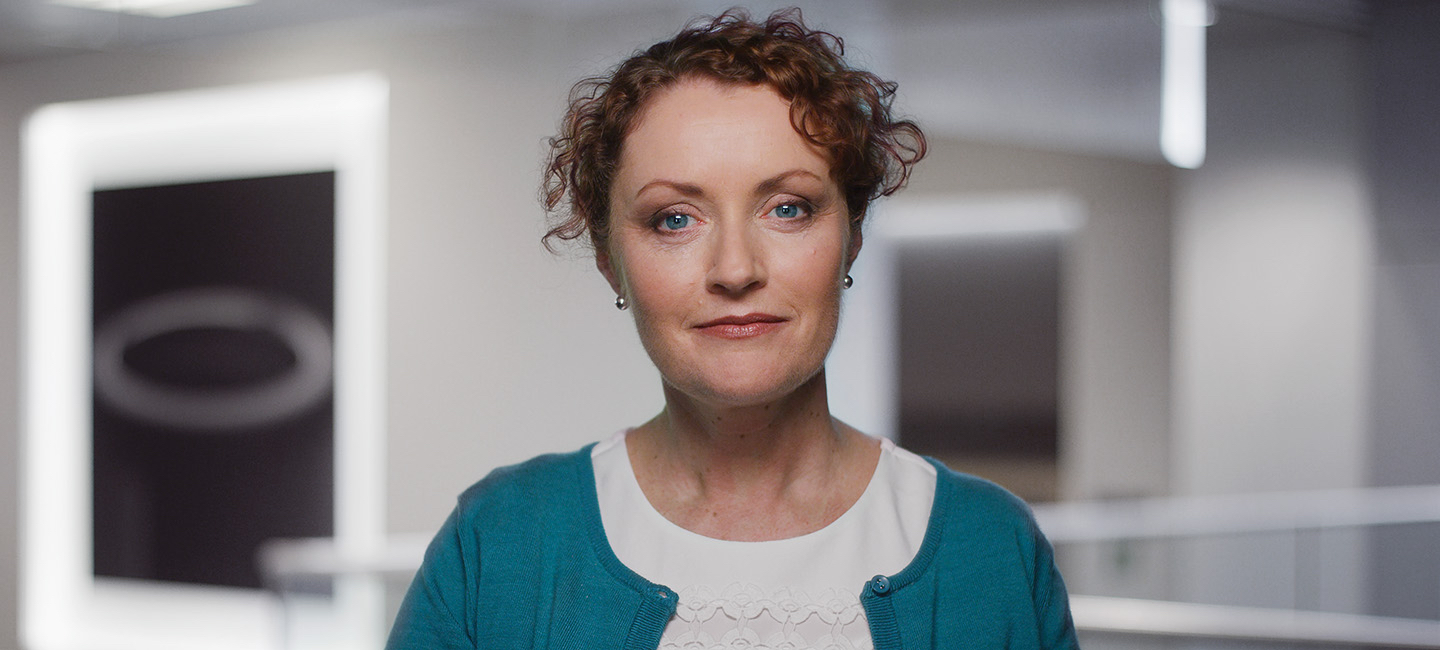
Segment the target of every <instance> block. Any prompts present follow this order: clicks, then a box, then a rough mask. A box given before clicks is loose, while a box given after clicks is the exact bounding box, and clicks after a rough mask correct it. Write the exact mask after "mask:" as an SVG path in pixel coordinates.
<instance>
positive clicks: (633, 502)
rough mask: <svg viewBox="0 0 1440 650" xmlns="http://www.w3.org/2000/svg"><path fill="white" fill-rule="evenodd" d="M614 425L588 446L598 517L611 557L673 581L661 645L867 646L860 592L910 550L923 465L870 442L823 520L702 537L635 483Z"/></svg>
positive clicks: (923, 515)
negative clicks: (765, 531) (741, 537)
mask: <svg viewBox="0 0 1440 650" xmlns="http://www.w3.org/2000/svg"><path fill="white" fill-rule="evenodd" d="M627 433H628V431H621V432H619V433H616V434H615V435H614V436H612V437H610V438H609V439H608V440H604V441H602V442H600V443H599V444H598V445H596V446H595V447H594V449H593V450H592V451H591V458H592V460H593V463H594V466H595V487H596V491H597V496H598V497H599V501H600V518H601V522H602V523H603V524H604V527H605V536H606V537H607V538H608V539H609V542H610V547H611V548H612V549H613V550H614V552H615V555H616V557H618V558H619V559H620V561H621V562H623V563H624V564H625V565H626V566H628V567H629V568H630V569H631V570H633V571H635V572H636V573H638V574H640V575H641V576H643V577H644V578H645V579H647V580H649V581H651V582H655V583H658V584H662V585H666V586H668V587H670V588H671V589H674V590H675V591H676V592H677V593H678V594H679V596H680V604H679V608H678V609H677V610H676V612H675V616H674V618H671V619H670V622H669V624H668V625H667V626H666V627H665V633H664V635H663V636H662V637H661V641H660V648H661V649H662V650H669V649H678V648H684V649H687V650H692V649H693V650H699V649H718V648H859V649H862V650H869V649H870V648H871V647H872V644H871V641H870V630H869V627H868V626H867V624H866V621H865V612H864V610H863V609H862V608H861V606H860V591H861V589H862V588H863V587H864V585H865V581H866V580H869V579H870V578H872V577H874V576H875V575H877V574H885V575H893V574H895V573H898V572H899V571H900V570H901V569H903V568H905V566H906V565H907V564H909V563H910V560H911V559H912V558H914V557H915V553H916V552H917V551H918V550H919V549H920V542H921V540H922V539H923V538H924V536H925V528H926V524H927V523H928V521H929V518H930V507H931V504H932V503H933V502H934V500H935V468H934V467H933V466H931V465H930V463H928V462H926V461H925V460H924V459H922V458H920V457H919V456H916V455H915V454H912V453H910V452H908V451H905V450H904V449H901V448H899V447H896V446H895V443H893V442H891V441H890V440H884V439H882V440H881V453H880V462H879V464H878V465H876V467H875V473H874V475H873V476H872V477H871V478H870V483H869V485H868V486H866V488H865V492H864V493H863V494H862V495H861V496H860V499H859V500H858V501H856V502H855V504H854V505H853V506H851V507H850V509H849V510H847V511H845V513H844V514H842V515H840V517H839V518H838V519H836V520H835V521H833V522H831V523H830V524H829V525H828V526H825V527H824V528H821V529H820V530H817V531H815V532H812V533H808V534H805V535H801V536H799V537H792V538H789V539H780V540H774V541H766V542H732V541H725V540H719V539H714V538H711V537H705V536H703V535H700V534H697V533H693V532H690V531H688V530H685V529H684V528H681V527H679V526H677V525H675V524H673V523H671V522H670V520H668V519H666V518H665V517H664V516H663V515H661V514H660V513H659V512H658V511H656V510H655V508H654V506H652V505H650V502H649V501H648V500H647V499H646V498H645V494H644V493H643V492H642V491H641V490H640V484H639V482H637V481H636V479H635V472H634V470H633V469H632V468H631V466H630V457H629V454H628V453H627V452H626V449H625V436H626V434H627Z"/></svg>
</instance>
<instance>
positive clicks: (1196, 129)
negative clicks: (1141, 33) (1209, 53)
mask: <svg viewBox="0 0 1440 650" xmlns="http://www.w3.org/2000/svg"><path fill="white" fill-rule="evenodd" d="M1160 13H1161V15H1162V16H1163V17H1164V20H1165V36H1164V38H1165V51H1164V54H1163V61H1164V62H1163V64H1162V68H1163V72H1162V75H1163V77H1162V80H1161V98H1160V152H1161V153H1162V154H1164V155H1165V159H1166V160H1168V161H1170V164H1172V165H1175V166H1176V167H1184V168H1186V169H1195V168H1197V167H1199V166H1200V164H1201V163H1203V162H1205V28H1206V27H1207V26H1209V25H1210V24H1211V23H1212V22H1213V13H1212V9H1211V8H1210V3H1209V2H1207V0H1160Z"/></svg>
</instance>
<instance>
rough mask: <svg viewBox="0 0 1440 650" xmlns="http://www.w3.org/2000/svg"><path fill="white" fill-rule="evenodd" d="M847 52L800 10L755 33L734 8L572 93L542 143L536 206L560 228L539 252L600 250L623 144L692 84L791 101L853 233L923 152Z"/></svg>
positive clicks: (910, 126) (777, 16) (908, 125)
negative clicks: (567, 243)
mask: <svg viewBox="0 0 1440 650" xmlns="http://www.w3.org/2000/svg"><path fill="white" fill-rule="evenodd" d="M844 49H845V48H844V44H843V42H842V41H841V40H840V39H839V38H838V37H836V36H835V35H833V34H829V33H827V32H823V31H818V30H812V29H810V28H808V27H806V26H805V23H804V22H803V21H802V19H801V16H800V10H799V9H793V8H792V9H786V10H782V11H777V12H775V13H774V14H771V15H770V17H769V18H768V19H766V20H765V22H763V23H759V22H756V21H753V20H751V19H750V16H749V15H748V14H746V13H745V12H744V11H743V10H737V9H732V10H730V11H726V12H725V13H723V14H721V15H719V16H716V17H714V18H712V19H708V20H701V21H697V22H693V23H691V24H690V26H688V27H686V28H685V29H684V30H682V31H681V32H680V33H679V34H678V35H676V36H675V38H672V39H670V40H668V41H663V42H660V43H656V44H655V45H652V46H651V47H650V48H649V49H646V50H644V51H641V52H637V53H635V54H634V55H633V56H631V57H630V58H629V59H626V60H625V61H624V62H622V63H620V65H619V66H617V67H616V68H615V69H614V70H613V71H612V72H610V73H609V74H607V75H604V76H599V77H593V78H590V79H585V80H583V81H581V82H580V83H577V84H575V87H574V88H573V89H571V91H570V107H569V110H568V111H566V113H565V118H564V121H563V122H562V123H561V126H560V134H559V135H557V136H556V137H553V138H551V139H550V140H549V145H550V157H549V160H548V162H547V164H546V167H545V176H544V183H543V187H542V201H543V203H544V204H545V209H546V211H548V212H550V213H552V214H558V215H559V216H560V221H559V223H557V224H556V225H555V227H553V228H551V229H550V231H549V232H548V233H547V234H546V235H545V245H546V246H547V247H550V246H551V243H552V241H553V240H555V239H562V240H571V239H577V238H579V237H581V236H584V235H586V234H588V235H589V236H590V242H591V244H593V245H594V246H595V247H596V248H597V249H603V248H604V247H605V245H606V244H607V242H608V240H609V225H610V224H609V211H610V186H611V184H612V183H613V182H614V179H615V173H616V168H617V167H618V165H619V163H620V149H621V146H622V145H623V144H624V141H625V136H627V135H628V134H629V133H630V130H631V128H632V127H633V126H634V124H635V121H636V119H637V116H638V115H639V114H640V112H641V110H642V109H643V108H644V106H645V104H646V102H647V100H649V98H650V97H652V96H654V95H655V94H656V93H657V92H659V91H661V90H664V89H665V88H668V87H670V86H672V85H674V84H675V83H676V82H678V81H680V80H682V79H685V78H690V77H696V76H700V77H706V78H710V79H714V80H716V81H720V82H722V83H735V84H764V85H767V86H769V87H771V88H773V89H774V90H775V91H776V92H777V93H779V94H780V96H781V97H783V98H784V99H785V100H786V101H788V102H790V122H791V124H793V125H794V126H795V130H796V132H798V133H799V134H800V135H802V136H804V137H805V138H806V139H807V140H809V141H810V142H812V143H814V144H815V145H816V146H818V147H820V148H821V149H822V150H824V151H825V152H826V153H827V155H828V156H829V159H830V167H831V175H832V176H833V177H834V179H835V180H836V182H837V183H838V184H839V185H840V188H841V191H842V192H843V193H844V196H845V203H846V207H847V208H848V210H849V215H850V219H851V223H852V225H853V226H854V227H855V228H859V227H860V225H861V223H862V222H863V221H864V218H865V211H866V208H868V207H869V205H870V202H871V201H873V200H875V199H877V198H879V197H881V196H888V195H890V194H893V193H894V192H895V191H896V190H899V189H900V188H901V187H903V186H904V185H905V182H906V180H907V179H908V178H909V176H910V169H911V168H912V167H913V166H914V164H915V163H916V162H918V161H919V160H920V159H921V158H922V157H924V156H925V147H926V145H925V135H924V134H923V133H921V131H920V127H919V126H918V125H916V124H915V123H914V122H912V121H910V120H896V119H894V118H893V117H892V115H891V110H890V104H891V101H892V100H893V99H894V96H895V83H894V82H890V81H885V80H883V79H881V78H879V77H877V76H876V75H874V74H871V73H869V72H866V71H863V70H856V69H853V68H850V67H849V66H847V65H846V64H845V61H844V59H843V58H842V55H843V53H844ZM567 197H568V198H569V202H568V205H564V204H565V202H566V198H567Z"/></svg>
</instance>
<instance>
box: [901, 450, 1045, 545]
mask: <svg viewBox="0 0 1440 650" xmlns="http://www.w3.org/2000/svg"><path fill="white" fill-rule="evenodd" d="M926 460H927V461H929V462H930V463H931V464H933V465H934V466H935V503H934V506H933V507H934V508H935V509H936V510H937V511H938V513H936V514H939V515H940V516H942V517H943V518H944V519H945V520H946V527H947V528H951V529H953V530H963V531H967V533H968V534H970V535H973V534H975V533H976V532H977V531H989V532H991V533H996V534H1000V535H1004V536H1006V537H1010V536H1012V535H1013V536H1014V538H1018V539H1035V538H1039V537H1042V536H1041V534H1040V530H1039V526H1038V525H1037V524H1036V523H1035V516H1034V514H1032V513H1031V511H1030V506H1029V505H1028V504H1026V503H1025V502H1024V501H1023V500H1021V499H1020V497H1017V496H1015V495H1014V494H1013V493H1011V492H1010V491H1009V490H1006V489H1005V488H1003V487H1001V486H999V485H997V484H995V483H993V482H991V481H988V480H985V479H983V478H980V477H978V476H972V475H970V474H965V473H962V472H957V471H955V470H952V469H950V468H948V467H946V466H945V465H944V464H942V463H940V462H939V461H937V460H935V459H933V458H926Z"/></svg>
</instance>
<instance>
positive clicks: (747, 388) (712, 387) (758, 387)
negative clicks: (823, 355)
mask: <svg viewBox="0 0 1440 650" xmlns="http://www.w3.org/2000/svg"><path fill="white" fill-rule="evenodd" d="M823 370H824V368H818V369H816V370H815V371H813V372H810V373H774V372H756V373H749V374H730V373H727V374H729V376H727V377H723V378H722V377H715V378H711V380H709V381H705V380H703V379H701V378H694V379H692V380H691V381H685V382H667V383H670V385H671V386H672V387H674V388H675V389H676V390H678V391H680V392H681V393H684V394H686V395H688V396H690V397H691V398H692V399H696V400H699V401H701V402H705V403H708V404H712V405H715V406H724V407H730V408H744V407H753V406H764V405H766V404H773V403H775V402H779V401H781V400H784V399H785V398H787V397H789V396H791V395H793V394H795V393H796V391H799V390H800V389H801V388H802V387H805V386H807V385H809V384H811V382H814V381H824V372H823Z"/></svg>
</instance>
